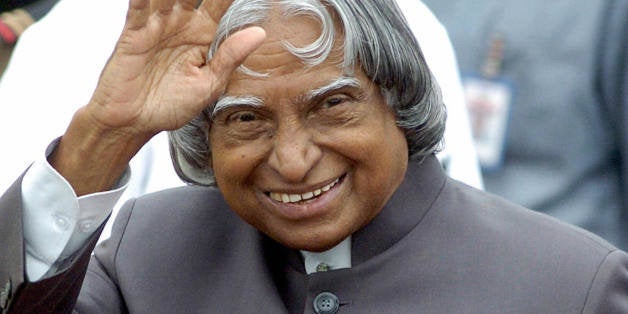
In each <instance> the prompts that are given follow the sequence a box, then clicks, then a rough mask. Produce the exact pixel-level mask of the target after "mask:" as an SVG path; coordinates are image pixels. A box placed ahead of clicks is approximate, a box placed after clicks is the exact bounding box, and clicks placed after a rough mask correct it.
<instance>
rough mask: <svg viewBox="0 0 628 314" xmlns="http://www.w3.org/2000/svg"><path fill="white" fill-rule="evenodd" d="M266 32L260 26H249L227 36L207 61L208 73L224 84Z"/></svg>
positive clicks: (254, 48)
mask: <svg viewBox="0 0 628 314" xmlns="http://www.w3.org/2000/svg"><path fill="white" fill-rule="evenodd" d="M265 38H266V32H265V31H264V29H262V28H261V27H257V26H255V27H249V28H245V29H243V30H241V31H238V32H236V33H234V34H233V35H231V36H229V37H228V38H227V39H225V41H224V42H223V43H222V44H221V45H220V47H219V48H218V50H217V51H216V54H215V55H214V57H213V58H212V60H211V61H210V63H209V71H210V74H211V75H213V77H214V79H216V80H218V83H219V84H218V85H219V86H224V85H225V84H226V82H227V80H228V79H229V76H230V75H231V73H232V72H233V71H235V69H236V68H237V67H239V66H240V65H241V64H242V62H244V60H245V59H246V58H247V57H248V56H249V55H250V54H251V53H253V52H254V51H255V50H256V49H257V48H259V46H260V45H261V44H262V42H263V41H264V39H265Z"/></svg>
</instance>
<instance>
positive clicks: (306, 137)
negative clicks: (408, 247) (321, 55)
mask: <svg viewBox="0 0 628 314" xmlns="http://www.w3.org/2000/svg"><path fill="white" fill-rule="evenodd" d="M264 28H265V29H266V31H267V33H268V38H267V39H266V41H265V43H264V45H263V46H262V47H261V48H260V49H258V50H257V51H256V52H255V53H254V54H253V55H251V56H250V57H249V58H248V59H247V61H246V62H245V66H247V67H248V68H249V69H251V70H253V71H256V72H259V73H267V74H269V76H268V77H253V76H250V75H247V74H243V73H235V74H234V75H233V76H232V77H231V79H230V81H229V84H228V87H227V90H226V92H225V97H223V99H222V100H221V101H219V102H218V104H217V106H216V108H215V110H214V120H213V122H212V126H211V130H210V142H211V149H212V166H213V169H214V174H215V177H216V182H217V184H218V187H219V188H220V190H221V191H222V193H223V195H224V197H225V199H226V200H227V202H228V204H229V205H230V207H231V208H232V209H233V210H234V211H235V212H236V213H237V214H238V215H239V216H240V217H242V218H243V219H244V220H245V221H247V222H248V223H250V224H251V225H253V226H254V227H256V228H257V229H259V230H260V231H262V232H264V233H265V234H267V235H269V236H270V237H271V238H273V239H275V240H276V241H278V242H280V243H282V244H284V245H286V246H288V247H291V248H294V249H305V250H309V251H321V250H326V249H329V248H331V247H333V246H334V245H336V244H337V243H339V242H340V241H342V240H343V239H344V238H346V237H347V236H348V235H350V234H352V233H353V232H355V231H357V230H358V229H360V228H361V227H363V226H364V225H366V224H367V223H368V222H369V221H371V220H372V219H373V217H375V215H377V214H378V213H379V212H380V211H381V209H382V208H383V206H384V205H385V204H386V202H387V201H388V199H389V198H390V197H391V195H392V194H393V192H394V191H395V190H396V189H397V187H398V186H399V184H400V183H401V181H402V180H403V178H404V174H405V171H406V168H407V163H408V147H407V142H406V139H405V136H404V134H403V131H402V130H401V129H399V128H398V127H397V125H396V122H395V116H394V114H393V112H392V111H391V110H390V109H389V108H388V107H387V106H386V104H385V101H384V99H383V97H382V95H381V93H380V91H379V88H378V87H377V86H376V85H374V84H373V83H372V82H370V80H369V79H368V78H367V77H366V76H365V75H364V74H363V73H362V71H356V73H355V75H353V76H346V75H344V74H343V71H342V69H341V67H340V65H341V64H342V62H341V61H342V52H341V49H339V48H338V47H336V49H335V50H334V52H333V53H332V55H331V56H330V58H329V59H328V60H327V61H326V62H324V63H322V64H320V65H317V66H315V67H311V68H308V67H305V66H304V65H303V63H302V62H301V61H300V60H299V59H297V58H296V57H295V56H293V55H292V54H290V53H289V52H288V51H287V50H286V49H285V48H284V46H283V45H282V43H281V40H288V41H289V42H291V43H292V44H294V45H295V46H297V47H298V46H303V45H307V44H309V43H311V42H312V41H314V40H315V39H316V37H317V36H318V35H319V31H320V24H318V23H317V22H316V21H314V20H312V19H308V18H294V17H293V18H288V19H287V21H286V19H284V20H283V21H281V22H271V23H268V24H267V25H264ZM337 42H338V40H337ZM337 46H338V45H337Z"/></svg>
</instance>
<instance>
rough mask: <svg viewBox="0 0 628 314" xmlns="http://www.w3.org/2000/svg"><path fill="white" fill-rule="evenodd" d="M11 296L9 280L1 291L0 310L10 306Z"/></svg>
mask: <svg viewBox="0 0 628 314" xmlns="http://www.w3.org/2000/svg"><path fill="white" fill-rule="evenodd" d="M10 296H11V279H9V280H7V282H6V283H5V284H4V287H3V288H2V290H0V309H5V308H6V307H7V305H8V304H9V297H10Z"/></svg>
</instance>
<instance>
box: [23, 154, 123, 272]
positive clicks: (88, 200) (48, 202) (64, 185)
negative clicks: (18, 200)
mask: <svg viewBox="0 0 628 314" xmlns="http://www.w3.org/2000/svg"><path fill="white" fill-rule="evenodd" d="M55 144H56V143H53V144H52V145H51V146H50V148H54V147H53V145H55ZM50 148H49V149H48V152H50V151H51V149H50ZM129 178H130V170H129V169H128V168H127V170H126V171H125V173H124V174H123V175H122V177H121V179H120V180H119V182H118V184H117V185H116V187H115V188H114V189H113V190H111V191H107V192H99V193H94V194H89V195H85V196H81V197H80V198H77V196H76V194H75V193H74V190H73V189H72V187H71V186H70V184H69V183H68V182H67V181H66V180H65V178H63V177H62V176H61V175H60V174H59V173H58V172H57V171H56V170H55V169H53V168H52V166H51V165H50V164H49V163H48V161H47V160H46V158H45V157H44V158H42V159H40V160H38V161H36V162H35V163H34V164H33V165H32V166H31V168H30V169H29V170H28V171H27V172H26V174H25V175H24V178H23V181H22V201H23V209H24V213H23V225H24V241H25V245H26V273H27V276H28V279H29V280H30V281H37V280H40V279H43V278H42V277H43V276H44V274H46V272H48V271H49V270H50V269H51V267H52V266H53V265H54V264H55V262H57V261H58V260H60V259H64V258H67V257H68V256H71V255H72V254H74V253H76V252H77V251H78V250H79V249H80V248H81V247H82V246H84V245H85V243H86V241H87V239H89V238H90V236H91V235H92V234H93V233H94V231H95V230H96V229H98V227H100V225H101V224H102V223H103V222H104V221H105V220H106V219H107V217H108V216H109V215H110V214H111V211H112V208H113V206H114V205H115V203H116V202H117V200H118V199H119V198H120V196H121V195H122V192H124V189H125V188H126V186H127V185H128V182H129ZM62 253H63V254H64V255H65V256H61V254H62Z"/></svg>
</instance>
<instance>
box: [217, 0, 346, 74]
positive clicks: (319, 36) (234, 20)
mask: <svg viewBox="0 0 628 314" xmlns="http://www.w3.org/2000/svg"><path fill="white" fill-rule="evenodd" d="M248 26H261V27H263V28H264V29H265V30H266V32H267V39H266V42H267V43H274V44H275V45H274V46H273V45H266V49H271V51H264V50H263V49H264V48H263V47H262V50H261V53H268V52H270V53H273V52H276V51H273V50H272V49H274V50H277V49H285V50H286V51H287V52H289V53H290V54H292V55H293V56H295V57H297V58H298V59H299V60H300V61H301V62H303V63H304V64H306V65H308V66H314V65H318V64H321V63H323V62H325V61H326V60H327V59H328V58H329V57H330V54H332V53H333V54H335V56H334V57H335V59H338V58H340V59H341V60H340V63H341V64H344V60H342V51H341V50H342V47H343V46H344V36H343V34H342V26H341V23H339V22H338V18H336V17H335V14H334V13H333V10H331V9H330V8H329V7H327V6H326V5H325V4H324V3H323V2H321V1H319V0H274V1H273V0H236V1H234V2H233V4H232V5H231V7H229V9H228V10H227V12H226V13H225V15H224V16H223V18H222V19H221V21H220V23H219V25H218V30H217V33H216V40H215V41H214V44H213V45H212V47H211V48H210V52H209V58H211V57H212V56H213V53H215V51H216V49H217V46H218V45H219V44H220V43H221V42H222V41H224V39H225V38H226V37H228V36H229V35H230V34H232V33H234V32H235V31H237V30H240V29H242V28H245V27H248ZM268 47H271V48H268ZM335 62H338V60H335ZM244 70H245V72H246V70H247V69H244ZM255 74H263V73H255Z"/></svg>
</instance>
